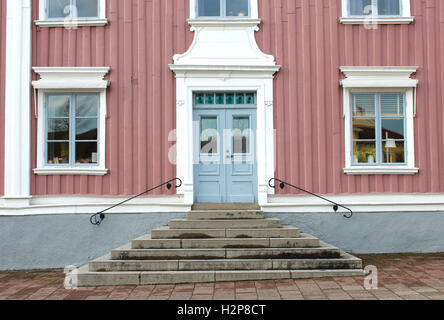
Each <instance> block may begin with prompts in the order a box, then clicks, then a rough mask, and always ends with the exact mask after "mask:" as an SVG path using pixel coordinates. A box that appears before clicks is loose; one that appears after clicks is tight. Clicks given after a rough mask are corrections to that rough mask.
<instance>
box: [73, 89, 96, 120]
mask: <svg viewBox="0 0 444 320" xmlns="http://www.w3.org/2000/svg"><path fill="white" fill-rule="evenodd" d="M98 111H99V95H91V94H90V95H77V98H76V117H97V116H98Z"/></svg>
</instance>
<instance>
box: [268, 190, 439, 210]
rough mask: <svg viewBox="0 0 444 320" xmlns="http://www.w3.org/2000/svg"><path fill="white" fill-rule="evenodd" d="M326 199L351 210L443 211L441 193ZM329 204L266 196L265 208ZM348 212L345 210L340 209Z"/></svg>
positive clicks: (316, 207)
mask: <svg viewBox="0 0 444 320" xmlns="http://www.w3.org/2000/svg"><path fill="white" fill-rule="evenodd" d="M326 198H327V199H329V200H331V201H334V202H336V203H338V204H341V205H344V206H347V207H349V208H350V209H351V210H353V212H436V211H444V194H363V195H327V196H326ZM332 206H333V205H332V204H330V203H328V202H325V201H323V200H321V199H318V198H316V197H312V196H279V195H276V196H272V195H269V196H268V203H267V204H266V205H263V206H262V209H263V210H264V211H265V212H279V213H325V212H330V213H331V212H333V208H332ZM339 211H340V212H343V211H344V212H347V211H346V210H341V209H340V210H339Z"/></svg>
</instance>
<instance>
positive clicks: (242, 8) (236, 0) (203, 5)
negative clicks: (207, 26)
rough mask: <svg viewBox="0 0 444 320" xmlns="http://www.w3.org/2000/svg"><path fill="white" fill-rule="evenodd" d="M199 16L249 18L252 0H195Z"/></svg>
mask: <svg viewBox="0 0 444 320" xmlns="http://www.w3.org/2000/svg"><path fill="white" fill-rule="evenodd" d="M195 1H196V16H197V17H198V18H249V17H250V0H195Z"/></svg>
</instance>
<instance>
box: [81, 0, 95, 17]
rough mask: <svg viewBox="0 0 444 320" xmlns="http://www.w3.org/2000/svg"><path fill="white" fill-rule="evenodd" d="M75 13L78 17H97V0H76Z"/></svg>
mask: <svg viewBox="0 0 444 320" xmlns="http://www.w3.org/2000/svg"><path fill="white" fill-rule="evenodd" d="M76 4H77V15H78V16H79V17H86V18H91V17H98V16H99V4H98V0H77V1H76Z"/></svg>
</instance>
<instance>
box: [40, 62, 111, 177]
mask: <svg viewBox="0 0 444 320" xmlns="http://www.w3.org/2000/svg"><path fill="white" fill-rule="evenodd" d="M33 69H34V71H35V72H36V73H37V74H39V75H40V80H36V81H33V83H32V84H33V86H34V89H36V92H37V97H36V100H35V105H36V115H37V132H38V134H37V167H36V168H35V169H34V173H35V174H38V175H53V174H65V175H105V174H107V172H108V170H107V169H106V166H105V140H106V136H105V135H106V128H105V127H106V109H107V107H106V91H107V87H108V85H109V81H108V80H104V77H105V75H106V74H107V73H108V72H109V70H110V69H109V68H108V67H85V68H54V67H48V68H33Z"/></svg>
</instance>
